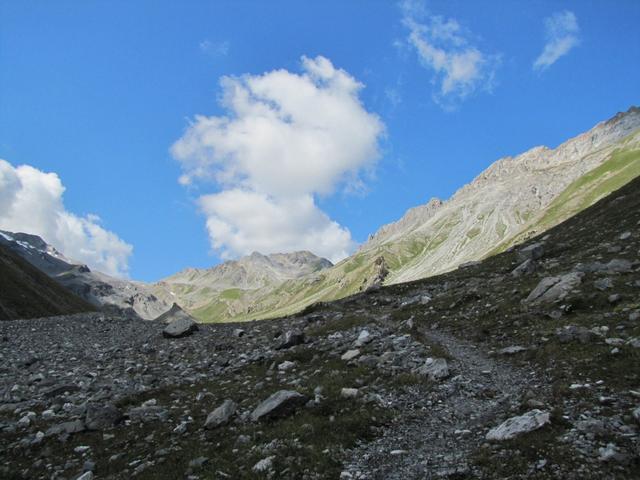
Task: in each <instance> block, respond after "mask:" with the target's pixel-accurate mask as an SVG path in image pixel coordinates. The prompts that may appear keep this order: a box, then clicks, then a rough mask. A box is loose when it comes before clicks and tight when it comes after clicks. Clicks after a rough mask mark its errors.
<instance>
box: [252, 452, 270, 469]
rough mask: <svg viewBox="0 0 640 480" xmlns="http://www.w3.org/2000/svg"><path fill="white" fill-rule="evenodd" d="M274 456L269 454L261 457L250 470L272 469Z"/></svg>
mask: <svg viewBox="0 0 640 480" xmlns="http://www.w3.org/2000/svg"><path fill="white" fill-rule="evenodd" d="M275 458H276V457H275V456H274V455H271V456H270V457H267V458H263V459H262V460H260V461H259V462H258V463H256V464H255V465H254V466H253V468H251V470H253V471H254V472H256V473H266V472H269V471H270V470H272V469H273V460H274V459H275Z"/></svg>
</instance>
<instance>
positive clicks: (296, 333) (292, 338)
mask: <svg viewBox="0 0 640 480" xmlns="http://www.w3.org/2000/svg"><path fill="white" fill-rule="evenodd" d="M303 343H304V333H302V332H301V331H300V330H288V331H287V332H286V333H285V334H284V337H283V339H282V342H281V343H280V345H278V346H277V347H276V350H284V349H286V348H291V347H295V346H296V345H302V344H303Z"/></svg>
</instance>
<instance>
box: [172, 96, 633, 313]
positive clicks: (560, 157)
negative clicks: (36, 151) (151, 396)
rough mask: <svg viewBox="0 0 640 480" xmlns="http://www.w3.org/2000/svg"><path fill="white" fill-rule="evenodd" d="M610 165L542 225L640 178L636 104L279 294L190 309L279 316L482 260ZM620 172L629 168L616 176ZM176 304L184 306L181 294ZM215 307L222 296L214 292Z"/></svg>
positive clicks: (491, 175) (416, 215)
mask: <svg viewBox="0 0 640 480" xmlns="http://www.w3.org/2000/svg"><path fill="white" fill-rule="evenodd" d="M620 152H622V154H624V155H627V157H625V158H626V160H625V162H622V163H620V162H619V161H618V160H616V158H617V157H616V156H620V155H619V154H620ZM625 152H626V153H625ZM614 157H615V158H614ZM612 165H613V167H612V168H614V169H615V170H616V171H614V172H611V171H601V172H600V179H601V180H602V179H604V180H606V179H607V178H609V177H611V176H612V175H613V177H616V178H617V179H618V180H617V181H616V182H610V184H607V182H606V181H605V182H599V180H596V181H594V182H592V183H593V185H596V184H604V185H605V187H606V188H604V189H603V190H602V191H601V192H599V194H598V195H596V196H594V197H593V198H591V197H589V201H588V202H577V204H579V208H577V209H573V210H571V211H569V210H567V209H566V207H565V206H561V207H562V208H560V209H559V212H556V215H555V217H554V218H551V219H550V220H551V221H549V222H546V223H545V224H544V225H545V228H549V227H551V226H554V225H556V224H558V223H559V222H560V221H562V220H563V219H566V218H568V216H570V215H571V214H575V213H577V212H578V211H580V210H581V209H584V208H586V207H588V206H589V205H591V204H593V203H594V202H595V201H597V199H598V198H601V197H602V196H604V195H606V194H607V193H610V192H611V191H613V190H614V189H616V188H619V187H620V186H622V185H623V184H624V183H625V182H626V181H628V180H630V179H632V178H634V177H635V176H637V175H640V109H638V108H637V107H631V108H630V109H629V110H627V111H626V112H619V113H617V114H616V115H614V116H613V117H611V118H610V119H608V120H605V121H602V122H599V123H598V124H596V125H595V126H594V127H593V128H591V129H590V130H588V131H586V132H583V133H580V134H578V135H576V136H574V137H572V138H571V139H568V140H567V141H565V142H562V143H561V144H560V145H558V146H557V147H556V148H553V149H552V148H549V147H544V146H535V147H532V148H530V149H528V150H527V151H525V152H523V153H522V154H520V155H515V156H507V157H503V158H501V159H499V160H497V161H496V162H494V163H493V164H491V165H490V166H489V167H488V168H486V169H485V170H484V171H483V172H480V173H479V174H478V175H476V177H475V178H474V179H473V180H472V181H471V182H470V183H468V184H466V185H464V186H462V187H461V188H460V189H458V190H457V191H456V192H455V193H454V194H453V195H452V196H451V197H450V198H449V199H447V200H444V201H443V200H439V199H432V200H430V201H429V202H427V204H424V205H419V206H417V207H413V208H411V209H409V210H408V211H407V212H406V213H405V215H403V217H401V218H400V219H399V220H398V221H397V222H392V223H390V224H387V225H384V226H382V227H381V228H380V229H378V231H377V232H376V233H374V234H373V235H371V236H370V238H369V240H368V241H367V242H365V243H364V244H363V245H361V246H360V248H359V249H358V250H357V251H356V252H355V253H354V254H353V255H352V256H350V257H348V258H346V259H344V260H342V261H341V262H338V263H337V264H336V265H334V266H333V267H331V268H328V269H325V270H322V271H320V272H318V273H317V274H314V275H311V276H309V277H301V278H299V279H293V280H287V281H285V282H284V283H282V284H281V285H280V287H278V288H277V289H276V290H274V291H260V290H257V291H254V292H252V294H251V295H250V296H248V297H245V298H244V299H243V306H242V308H241V309H237V310H235V311H234V312H227V311H225V310H224V309H221V308H219V307H215V308H211V309H206V308H205V309H201V310H199V311H195V312H192V313H194V315H195V316H196V317H198V318H200V320H204V321H224V320H229V319H232V318H233V319H236V320H249V319H255V318H265V317H276V316H279V315H286V314H290V313H294V312H295V311H298V310H301V309H303V308H304V307H306V306H307V305H309V304H311V303H314V302H318V301H329V300H335V299H337V298H342V297H345V296H348V295H351V294H354V293H357V292H359V291H362V290H363V289H366V288H370V287H371V286H373V285H375V284H385V285H390V284H396V283H401V282H406V281H412V280H417V279H420V278H425V277H428V276H431V275H435V274H439V273H443V272H446V271H449V270H452V269H455V268H457V267H458V266H460V265H462V264H464V263H466V262H472V261H478V260H480V259H482V258H485V257H486V256H488V255H490V254H494V253H499V252H500V251H502V250H501V249H504V248H508V246H509V245H511V244H513V240H514V239H516V238H519V239H523V238H526V237H527V232H529V234H531V232H533V231H536V228H538V229H539V227H540V226H541V225H538V227H536V225H534V223H535V221H536V220H537V219H539V218H542V217H544V215H545V213H546V210H547V208H550V207H554V205H553V201H554V200H555V199H557V198H559V197H560V196H561V195H562V194H563V192H566V191H567V189H569V188H571V186H572V185H573V183H575V182H577V181H578V180H579V179H581V178H585V176H586V175H587V174H588V173H589V172H594V171H596V169H598V168H600V169H601V170H602V168H603V166H612ZM605 170H606V169H605ZM622 171H624V172H626V173H625V175H619V174H620V172H622ZM580 191H581V192H582V190H580ZM590 191H591V190H589V189H587V190H584V192H583V193H584V194H585V195H587V194H589V192H590ZM589 195H590V194H589ZM574 203H575V202H574ZM554 208H555V207H554ZM382 267H384V268H382ZM176 301H178V303H180V299H177V300H176ZM211 304H212V305H214V304H216V300H215V299H212V302H211Z"/></svg>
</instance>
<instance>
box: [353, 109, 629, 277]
mask: <svg viewBox="0 0 640 480" xmlns="http://www.w3.org/2000/svg"><path fill="white" fill-rule="evenodd" d="M639 128H640V109H638V108H635V107H632V108H631V109H629V111H627V112H625V113H619V114H617V115H616V116H614V117H613V118H612V119H610V120H608V121H606V122H602V123H600V124H598V125H596V126H595V127H594V128H593V129H591V130H589V131H588V132H586V133H583V134H581V135H578V136H577V137H575V138H573V139H571V140H569V141H567V142H565V143H563V144H562V145H560V146H559V147H557V148H555V149H550V148H547V147H544V146H539V147H535V148H532V149H530V150H529V151H527V152H525V153H523V154H521V155H518V156H516V157H507V158H503V159H500V160H498V161H496V162H495V163H493V164H492V165H491V166H490V167H489V168H487V169H486V170H485V171H484V172H482V173H481V174H480V175H478V176H477V177H476V178H475V179H474V180H473V181H472V182H471V183H469V184H468V185H466V186H464V187H463V188H461V189H460V190H458V191H457V192H456V193H455V194H454V195H453V197H451V198H450V199H449V200H447V201H446V202H439V201H434V200H432V201H431V202H429V203H428V204H426V205H424V206H422V207H418V210H417V211H418V212H420V214H419V215H418V214H416V213H415V212H416V209H415V208H414V209H411V210H410V211H409V212H407V214H406V215H405V216H404V217H403V218H402V219H401V220H400V221H398V222H396V223H395V224H391V225H386V226H385V227H383V228H382V229H381V230H380V231H379V232H378V233H376V234H375V235H373V236H372V238H371V239H370V240H369V241H368V242H367V243H366V244H364V245H363V246H362V248H361V249H360V252H361V253H364V254H367V253H369V252H374V251H375V252H376V253H377V252H379V251H380V250H381V249H382V250H386V251H387V252H389V253H390V254H391V255H396V256H402V257H403V258H402V259H401V260H400V262H399V264H397V265H392V268H391V272H390V274H389V276H388V277H387V280H386V283H388V284H390V283H399V282H405V281H411V280H416V279H418V278H423V277H426V276H429V275H434V274H438V273H442V272H445V271H448V270H451V269H453V268H455V267H457V266H458V265H460V264H462V263H464V262H468V261H470V260H478V259H480V258H483V257H484V256H486V255H487V254H489V253H490V252H492V251H493V250H494V249H495V247H496V245H499V244H501V243H502V242H504V241H505V240H508V239H511V238H513V237H516V236H518V235H519V234H521V233H522V231H523V230H526V229H527V226H529V225H531V224H532V221H533V220H535V219H537V218H539V216H540V215H541V214H542V213H543V212H544V211H545V209H546V208H547V207H549V206H550V205H551V204H552V202H553V201H554V200H555V199H556V198H557V197H558V196H559V195H560V194H561V193H562V192H564V191H565V190H566V189H567V188H568V187H569V186H571V185H572V183H573V182H575V181H576V180H578V179H580V178H582V177H584V176H585V175H586V174H587V173H589V172H590V171H593V170H594V169H596V168H597V167H599V166H601V165H603V164H605V163H607V162H608V161H609V160H611V159H612V156H613V155H614V154H615V153H616V152H617V151H620V150H627V151H637V150H638V149H639V148H640V134H639V133H638V129H639ZM631 161H635V162H637V158H635V159H629V162H631ZM629 162H627V163H626V164H625V165H624V167H625V168H626V167H627V166H628V164H629ZM622 163H624V162H622ZM610 173H611V172H602V175H601V176H600V177H601V178H606V177H607V175H609V174H610ZM629 176H630V177H631V178H632V177H633V175H629ZM631 178H628V180H630V179H631ZM619 186H621V185H614V186H613V187H612V188H608V189H607V188H604V189H603V190H602V192H601V196H600V198H601V197H602V196H604V195H606V194H607V193H609V192H611V191H612V190H613V189H615V188H617V187H619ZM597 199H598V198H596V197H594V198H592V199H591V201H590V203H588V204H585V205H581V208H579V209H577V210H576V211H573V212H571V213H572V214H573V213H576V212H577V211H579V210H581V209H583V208H586V207H587V206H589V205H590V204H592V203H594V202H595V201H596V200H597ZM566 218H568V216H564V217H563V218H562V217H559V218H557V219H556V221H555V223H553V222H552V224H549V225H547V226H546V227H547V228H548V227H550V226H553V224H557V223H559V222H560V221H562V220H564V219H566ZM534 230H535V231H540V230H539V229H534ZM390 232H393V233H390ZM531 233H534V232H531ZM403 253H407V254H405V255H403ZM390 263H391V264H392V263H393V262H390ZM394 267H395V268H394Z"/></svg>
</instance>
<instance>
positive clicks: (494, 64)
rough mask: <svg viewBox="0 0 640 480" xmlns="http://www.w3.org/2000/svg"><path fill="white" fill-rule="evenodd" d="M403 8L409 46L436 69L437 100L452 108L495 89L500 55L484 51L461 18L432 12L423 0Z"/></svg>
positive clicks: (434, 70) (425, 64) (442, 104)
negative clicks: (474, 41) (478, 92)
mask: <svg viewBox="0 0 640 480" xmlns="http://www.w3.org/2000/svg"><path fill="white" fill-rule="evenodd" d="M400 7H401V9H402V11H403V14H404V18H403V23H404V25H405V26H406V27H407V28H408V29H409V36H408V42H409V45H410V46H411V47H412V48H413V49H415V51H416V52H417V54H418V58H419V60H420V63H421V64H422V65H423V66H424V67H425V68H427V69H429V70H432V71H433V72H434V77H433V83H434V84H436V85H437V91H436V92H434V95H433V97H434V100H435V101H436V102H437V103H439V104H440V105H441V106H442V107H444V108H446V109H450V108H454V107H455V106H456V105H457V104H458V103H459V102H460V101H462V100H464V99H465V98H467V97H468V96H470V95H471V94H473V93H474V92H476V91H477V90H485V91H491V89H492V88H493V84H494V78H495V72H496V69H497V68H498V66H499V65H500V61H501V56H500V55H497V54H488V53H485V52H482V51H480V50H479V49H478V48H477V47H476V46H474V45H472V43H471V41H470V37H471V34H470V33H469V32H467V31H466V30H465V29H464V28H463V27H462V26H461V25H460V24H459V23H458V22H457V20H455V19H452V18H449V19H445V18H443V17H442V16H439V15H431V14H429V13H428V12H427V10H426V8H425V7H424V3H423V2H419V1H405V2H402V3H401V4H400Z"/></svg>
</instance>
